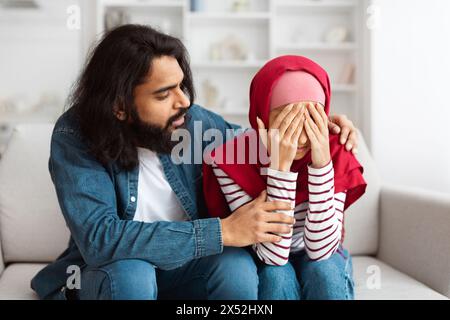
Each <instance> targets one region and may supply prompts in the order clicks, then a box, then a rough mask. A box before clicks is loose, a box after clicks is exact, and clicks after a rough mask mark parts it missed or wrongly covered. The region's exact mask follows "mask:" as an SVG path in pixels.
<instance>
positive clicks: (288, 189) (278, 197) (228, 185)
mask: <svg viewBox="0 0 450 320" xmlns="http://www.w3.org/2000/svg"><path fill="white" fill-rule="evenodd" d="M212 167H213V170H214V174H215V176H216V178H217V181H218V182H219V185H220V188H221V190H222V192H223V194H224V195H225V199H226V201H227V203H228V206H229V208H230V211H231V212H233V211H235V210H236V209H238V208H239V207H241V206H243V205H245V204H246V203H248V202H250V201H252V200H253V199H252V198H251V197H250V196H249V195H248V194H247V193H246V192H245V191H244V190H242V188H241V187H240V186H239V185H238V184H236V183H235V182H234V181H233V180H232V179H231V178H229V176H228V175H227V174H226V173H225V172H224V171H223V170H222V169H220V168H219V167H218V166H217V165H216V164H215V163H213V164H212ZM264 169H266V170H267V171H266V172H267V200H268V201H288V202H291V203H292V207H294V200H295V188H296V181H297V173H291V172H281V171H277V170H272V169H267V168H264ZM264 175H266V174H264ZM279 212H282V213H286V214H288V215H290V216H293V215H294V210H289V211H279ZM279 236H281V237H282V241H280V242H278V243H271V242H264V243H258V244H254V245H253V246H252V248H253V250H254V251H255V252H256V255H257V256H258V257H259V259H260V260H261V261H263V262H264V263H266V264H269V265H284V264H286V263H287V262H288V259H289V251H290V246H291V241H292V231H291V232H290V233H289V234H280V235H279Z"/></svg>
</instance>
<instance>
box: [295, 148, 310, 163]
mask: <svg viewBox="0 0 450 320" xmlns="http://www.w3.org/2000/svg"><path fill="white" fill-rule="evenodd" d="M308 151H309V148H308V149H301V150H299V151H297V153H296V154H295V158H294V160H300V159H303V157H304V156H306V154H307V153H308Z"/></svg>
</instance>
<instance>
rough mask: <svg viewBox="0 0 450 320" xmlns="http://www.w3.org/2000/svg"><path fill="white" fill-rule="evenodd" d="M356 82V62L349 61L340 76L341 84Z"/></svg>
mask: <svg viewBox="0 0 450 320" xmlns="http://www.w3.org/2000/svg"><path fill="white" fill-rule="evenodd" d="M354 82H355V64H354V63H351V62H349V63H347V64H345V65H344V67H343V69H342V73H341V76H340V78H339V83H340V84H352V83H354Z"/></svg>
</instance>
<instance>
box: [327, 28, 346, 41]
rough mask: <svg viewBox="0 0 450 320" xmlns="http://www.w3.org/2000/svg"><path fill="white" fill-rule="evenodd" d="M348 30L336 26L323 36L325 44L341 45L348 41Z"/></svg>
mask: <svg viewBox="0 0 450 320" xmlns="http://www.w3.org/2000/svg"><path fill="white" fill-rule="evenodd" d="M348 33H349V32H348V29H347V28H346V27H343V26H336V27H333V28H331V29H330V30H328V31H327V32H326V34H325V38H324V40H325V42H326V43H343V42H346V41H348Z"/></svg>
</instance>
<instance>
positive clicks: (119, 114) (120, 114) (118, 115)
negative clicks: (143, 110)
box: [113, 106, 127, 121]
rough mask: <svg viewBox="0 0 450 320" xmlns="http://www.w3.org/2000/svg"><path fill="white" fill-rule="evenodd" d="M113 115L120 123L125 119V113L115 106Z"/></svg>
mask: <svg viewBox="0 0 450 320" xmlns="http://www.w3.org/2000/svg"><path fill="white" fill-rule="evenodd" d="M113 113H114V115H115V116H116V118H117V119H119V120H120V121H125V120H126V118H127V114H126V112H125V111H123V110H122V108H120V107H119V106H115V107H114V108H113Z"/></svg>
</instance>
